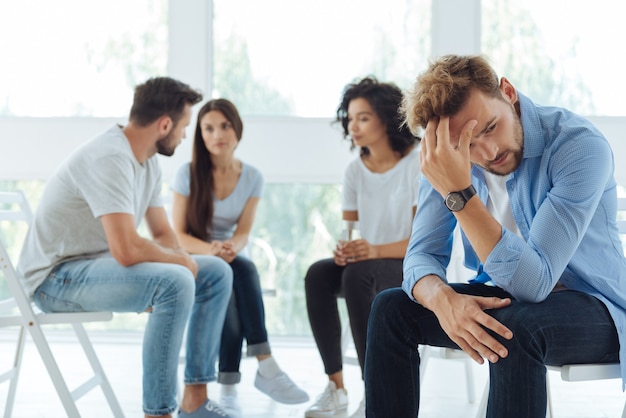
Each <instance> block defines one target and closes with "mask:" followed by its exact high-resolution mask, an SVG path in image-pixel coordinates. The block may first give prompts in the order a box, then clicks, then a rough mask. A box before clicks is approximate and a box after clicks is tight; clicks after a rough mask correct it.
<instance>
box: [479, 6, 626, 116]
mask: <svg viewBox="0 0 626 418" xmlns="http://www.w3.org/2000/svg"><path fill="white" fill-rule="evenodd" d="M625 12H626V6H625V5H624V3H622V2H616V1H613V0H596V1H594V2H592V3H590V2H589V1H587V0H571V1H567V2H564V1H545V0H482V15H481V18H482V50H483V52H485V53H486V54H487V55H488V56H489V58H491V60H492V62H493V63H494V65H495V66H496V68H497V70H498V72H499V73H500V75H502V76H506V77H507V78H509V79H510V80H511V82H513V83H514V85H515V86H516V87H517V88H518V89H520V91H522V92H523V93H525V94H527V95H528V96H530V97H531V98H532V99H533V100H535V101H536V102H537V103H540V104H546V105H559V106H565V107H568V108H570V109H572V110H573V111H575V112H578V113H581V114H584V115H598V116H624V115H626V102H625V101H624V100H623V94H621V93H622V92H623V91H624V88H623V83H622V82H621V80H622V79H623V69H624V67H625V66H626V57H625V56H624V54H623V53H622V52H621V51H620V50H619V48H616V46H615V45H619V44H620V43H621V41H623V40H624V39H626V25H624V24H623V16H624V13H625Z"/></svg>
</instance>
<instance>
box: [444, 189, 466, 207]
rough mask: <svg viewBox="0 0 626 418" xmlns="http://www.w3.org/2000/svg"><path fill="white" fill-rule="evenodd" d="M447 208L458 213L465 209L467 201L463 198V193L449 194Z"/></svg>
mask: <svg viewBox="0 0 626 418" xmlns="http://www.w3.org/2000/svg"><path fill="white" fill-rule="evenodd" d="M446 206H447V207H448V209H450V210H451V211H452V212H457V211H459V210H461V209H463V208H464V207H465V199H464V198H463V196H462V195H461V193H458V192H452V193H449V194H448V196H446Z"/></svg>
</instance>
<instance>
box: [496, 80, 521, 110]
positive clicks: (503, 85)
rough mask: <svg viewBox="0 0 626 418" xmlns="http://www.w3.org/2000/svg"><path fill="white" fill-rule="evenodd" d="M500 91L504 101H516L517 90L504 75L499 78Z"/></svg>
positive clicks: (513, 102) (512, 102)
mask: <svg viewBox="0 0 626 418" xmlns="http://www.w3.org/2000/svg"><path fill="white" fill-rule="evenodd" d="M500 91H501V92H502V97H504V99H506V101H508V102H509V103H511V104H515V103H517V100H518V97H517V90H516V89H515V87H513V84H511V82H510V81H509V80H508V79H507V78H506V77H502V78H501V79H500Z"/></svg>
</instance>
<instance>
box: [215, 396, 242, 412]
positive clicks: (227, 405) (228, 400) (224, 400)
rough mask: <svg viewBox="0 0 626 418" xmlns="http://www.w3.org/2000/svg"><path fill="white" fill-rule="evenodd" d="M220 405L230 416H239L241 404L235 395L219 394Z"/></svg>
mask: <svg viewBox="0 0 626 418" xmlns="http://www.w3.org/2000/svg"><path fill="white" fill-rule="evenodd" d="M220 406H221V407H222V409H223V410H224V412H226V413H227V414H228V416H229V417H231V418H241V417H242V415H241V406H240V405H239V400H238V399H237V395H236V394H235V395H225V394H222V395H221V396H220Z"/></svg>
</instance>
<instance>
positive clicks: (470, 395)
mask: <svg viewBox="0 0 626 418" xmlns="http://www.w3.org/2000/svg"><path fill="white" fill-rule="evenodd" d="M472 361H473V360H472V359H471V358H469V357H468V358H466V359H465V360H463V362H464V363H465V383H466V385H467V400H468V401H469V403H471V404H473V403H474V402H475V401H476V393H475V391H474V369H473V364H472Z"/></svg>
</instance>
